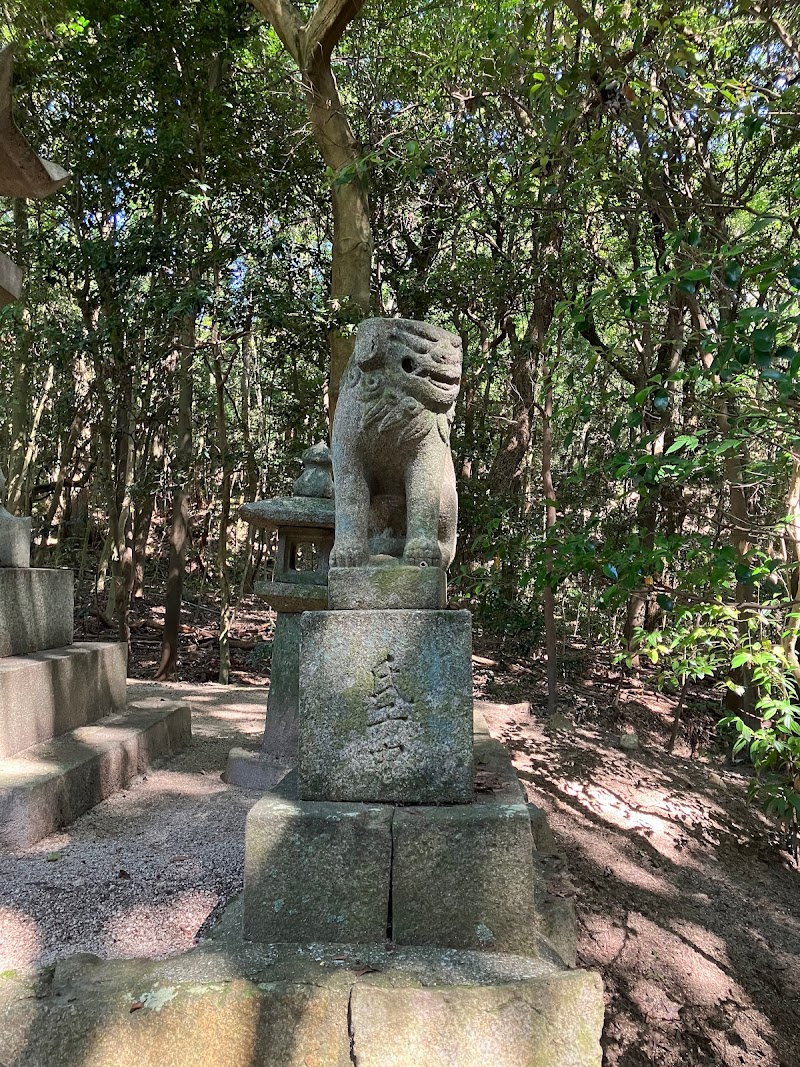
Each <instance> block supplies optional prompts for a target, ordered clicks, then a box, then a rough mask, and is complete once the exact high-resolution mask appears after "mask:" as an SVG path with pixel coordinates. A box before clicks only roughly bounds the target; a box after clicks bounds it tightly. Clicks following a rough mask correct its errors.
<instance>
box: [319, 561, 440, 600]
mask: <svg viewBox="0 0 800 1067" xmlns="http://www.w3.org/2000/svg"><path fill="white" fill-rule="evenodd" d="M328 605H329V607H330V609H331V611H369V610H372V609H374V610H398V609H402V608H410V609H419V608H425V609H436V608H444V607H446V605H447V575H446V574H445V572H444V571H443V570H442V568H441V567H409V566H407V565H405V564H397V565H392V564H384V565H378V564H376V565H374V566H370V567H334V568H333V570H331V571H330V572H329V573H328Z"/></svg>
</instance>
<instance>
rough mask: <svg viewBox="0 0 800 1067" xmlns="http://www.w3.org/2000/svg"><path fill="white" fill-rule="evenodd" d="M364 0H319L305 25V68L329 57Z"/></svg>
mask: <svg viewBox="0 0 800 1067" xmlns="http://www.w3.org/2000/svg"><path fill="white" fill-rule="evenodd" d="M363 6H364V0H319V3H318V4H317V6H316V7H315V8H314V10H313V12H312V13H311V18H310V19H309V20H308V24H307V25H306V27H305V57H304V58H305V69H306V70H308V69H310V68H311V67H313V66H315V65H316V64H317V63H319V62H320V60H328V59H330V57H331V53H332V52H333V50H334V48H335V47H336V45H337V44H338V43H339V39H340V37H341V36H342V34H343V33H344V31H345V30H346V29H347V27H348V26H349V25H350V23H351V22H352V21H353V19H354V18H355V17H356V15H357V14H358V13H359V12H360V11H361V8H362V7H363Z"/></svg>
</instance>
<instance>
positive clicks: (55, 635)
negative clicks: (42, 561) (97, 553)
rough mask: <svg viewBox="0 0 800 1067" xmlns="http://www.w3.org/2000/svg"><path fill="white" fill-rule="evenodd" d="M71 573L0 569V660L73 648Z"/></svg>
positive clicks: (22, 568) (47, 570) (38, 569)
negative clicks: (44, 651) (48, 649)
mask: <svg viewBox="0 0 800 1067" xmlns="http://www.w3.org/2000/svg"><path fill="white" fill-rule="evenodd" d="M72 588H73V581H72V571H66V570H50V569H44V568H39V567H37V568H35V569H31V568H29V567H28V568H24V567H3V568H0V657H3V656H24V655H27V653H28V652H40V651H42V650H43V649H47V648H65V647H66V646H67V645H70V644H72Z"/></svg>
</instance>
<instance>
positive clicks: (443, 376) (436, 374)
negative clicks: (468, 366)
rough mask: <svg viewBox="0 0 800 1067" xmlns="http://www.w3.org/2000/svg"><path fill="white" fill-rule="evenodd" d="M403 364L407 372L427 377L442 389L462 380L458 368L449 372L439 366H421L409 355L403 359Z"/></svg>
mask: <svg viewBox="0 0 800 1067" xmlns="http://www.w3.org/2000/svg"><path fill="white" fill-rule="evenodd" d="M401 366H402V368H403V370H404V371H405V372H406V373H407V374H413V375H414V377H415V378H427V379H429V380H430V381H432V382H433V383H434V384H435V385H438V386H439V387H440V388H442V389H452V388H453V386H455V385H458V384H459V382H460V381H461V375H460V374H459V373H458V371H457V370H453V371H450V372H448V371H446V370H441V369H438V368H431V367H420V366H418V365H417V364H416V363H415V362H414V360H413V359H410V358H408V357H406V358H405V359H404V360H403V362H402V364H401Z"/></svg>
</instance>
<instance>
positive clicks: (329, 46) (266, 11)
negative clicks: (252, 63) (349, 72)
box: [250, 0, 364, 74]
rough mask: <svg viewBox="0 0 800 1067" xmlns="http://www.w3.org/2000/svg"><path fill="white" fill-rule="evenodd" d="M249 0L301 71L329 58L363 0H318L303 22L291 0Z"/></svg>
mask: <svg viewBox="0 0 800 1067" xmlns="http://www.w3.org/2000/svg"><path fill="white" fill-rule="evenodd" d="M250 2H251V3H252V5H253V7H255V8H256V10H258V11H260V12H261V14H262V15H263V16H264V17H265V18H266V19H267V20H268V21H269V23H270V24H271V26H272V28H273V29H274V30H275V32H276V33H277V35H278V37H280V39H281V43H282V44H283V46H284V48H285V49H286V51H287V52H288V53H289V55H290V56H291V57H292V59H293V60H294V61H295V63H296V64H297V66H298V67H299V69H300V71H301V72H302V73H303V74H305V73H307V72H308V71H310V70H313V68H314V67H316V66H318V65H319V64H320V63H326V62H327V61H328V60H329V59H330V58H331V53H332V52H333V50H334V48H335V47H336V45H337V44H338V43H339V39H340V38H341V36H342V34H343V33H344V31H345V30H346V29H347V27H348V25H349V24H350V23H351V22H352V21H353V19H354V18H355V17H356V15H357V14H358V13H359V11H360V10H361V8H362V7H363V6H364V0H319V3H318V4H317V6H316V7H315V8H314V10H313V11H312V13H311V18H310V19H309V20H308V22H307V23H306V24H305V26H304V25H303V23H302V22H301V21H300V13H299V11H298V10H297V8H296V7H295V6H294V4H293V3H292V0H250Z"/></svg>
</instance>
